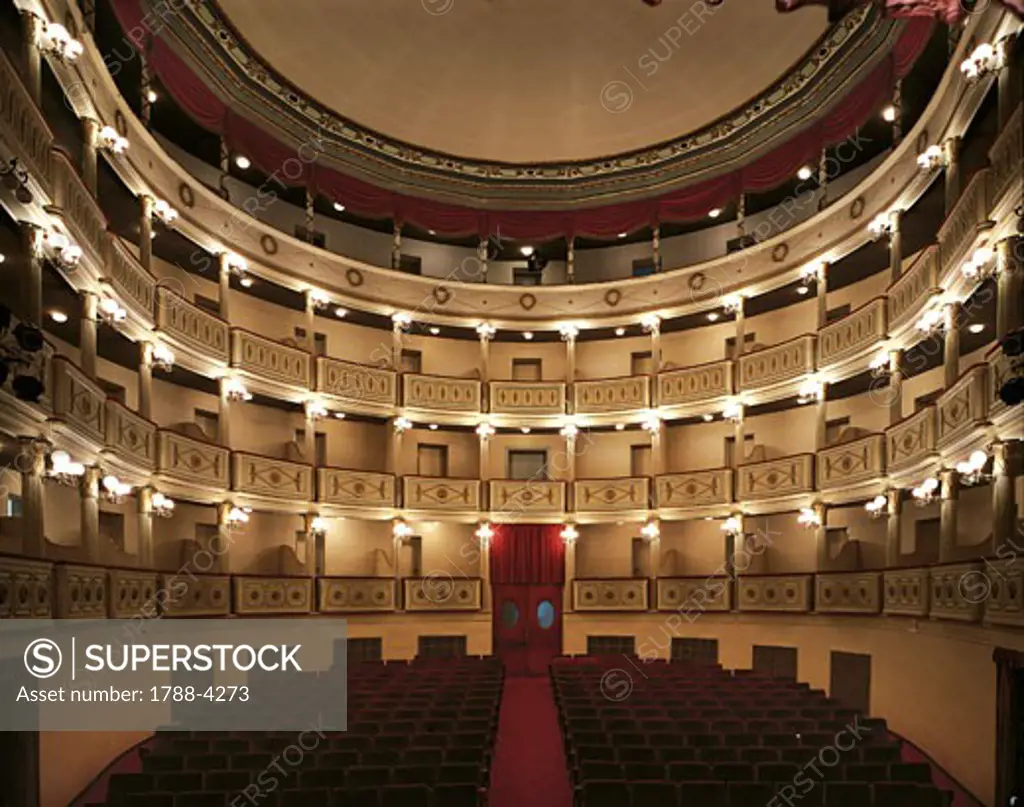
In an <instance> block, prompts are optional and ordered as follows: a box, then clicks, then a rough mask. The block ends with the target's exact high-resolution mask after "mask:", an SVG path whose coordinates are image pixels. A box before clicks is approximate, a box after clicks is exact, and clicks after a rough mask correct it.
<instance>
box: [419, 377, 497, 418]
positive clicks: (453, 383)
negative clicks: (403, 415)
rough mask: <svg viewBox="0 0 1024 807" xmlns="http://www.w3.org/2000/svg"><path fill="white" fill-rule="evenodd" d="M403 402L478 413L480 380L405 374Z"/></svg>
mask: <svg viewBox="0 0 1024 807" xmlns="http://www.w3.org/2000/svg"><path fill="white" fill-rule="evenodd" d="M402 402H403V403H404V404H405V405H406V406H409V407H413V408H415V409H430V410H434V411H439V412H479V411H480V382H479V381H476V380H475V379H470V378H446V377H443V376H433V375H416V374H412V373H405V374H403V375H402Z"/></svg>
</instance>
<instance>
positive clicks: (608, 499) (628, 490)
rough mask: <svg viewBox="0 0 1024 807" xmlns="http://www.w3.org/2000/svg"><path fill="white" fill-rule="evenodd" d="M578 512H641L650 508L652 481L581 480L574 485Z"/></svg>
mask: <svg viewBox="0 0 1024 807" xmlns="http://www.w3.org/2000/svg"><path fill="white" fill-rule="evenodd" d="M573 487H574V489H575V497H576V498H575V502H576V510H577V511H584V512H586V511H614V510H641V509H647V507H648V506H650V495H651V493H650V479H648V478H647V477H645V476H636V477H628V478H623V479H580V480H577V481H576V482H575V483H573Z"/></svg>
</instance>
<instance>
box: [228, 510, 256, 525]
mask: <svg viewBox="0 0 1024 807" xmlns="http://www.w3.org/2000/svg"><path fill="white" fill-rule="evenodd" d="M250 512H251V511H250V510H249V509H248V508H245V509H243V508H241V507H232V508H231V509H230V510H228V528H229V529H238V528H240V527H241V526H242V525H244V524H248V523H249V513H250Z"/></svg>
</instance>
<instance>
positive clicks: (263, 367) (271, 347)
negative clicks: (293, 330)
mask: <svg viewBox="0 0 1024 807" xmlns="http://www.w3.org/2000/svg"><path fill="white" fill-rule="evenodd" d="M231 366H232V367H237V368H238V369H240V370H245V371H246V372H248V373H252V374H253V375H254V376H257V377H260V378H268V379H270V380H271V381H279V382H280V383H282V384H291V385H292V386H297V387H302V388H304V389H308V388H309V382H310V355H309V353H307V352H306V351H305V350H302V349H300V348H297V347H291V346H290V345H285V344H282V343H281V342H275V341H274V340H272V339H265V338H264V337H262V336H259V335H258V334H255V333H252V332H251V331H246V330H242V329H241V328H232V329H231Z"/></svg>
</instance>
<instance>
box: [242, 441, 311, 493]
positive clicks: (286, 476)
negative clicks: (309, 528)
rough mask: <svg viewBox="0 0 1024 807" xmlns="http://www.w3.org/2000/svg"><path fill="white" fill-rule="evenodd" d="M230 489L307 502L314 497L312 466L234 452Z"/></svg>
mask: <svg viewBox="0 0 1024 807" xmlns="http://www.w3.org/2000/svg"><path fill="white" fill-rule="evenodd" d="M231 489H232V490H234V491H237V492H239V493H248V494H250V495H253V496H270V497H272V498H275V499H290V500H292V501H309V500H311V499H312V498H313V468H312V466H310V465H306V464H304V463H299V462H289V461H287V460H279V459H276V458H274V457H264V456H262V455H260V454H246V453H244V452H242V451H233V452H231Z"/></svg>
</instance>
